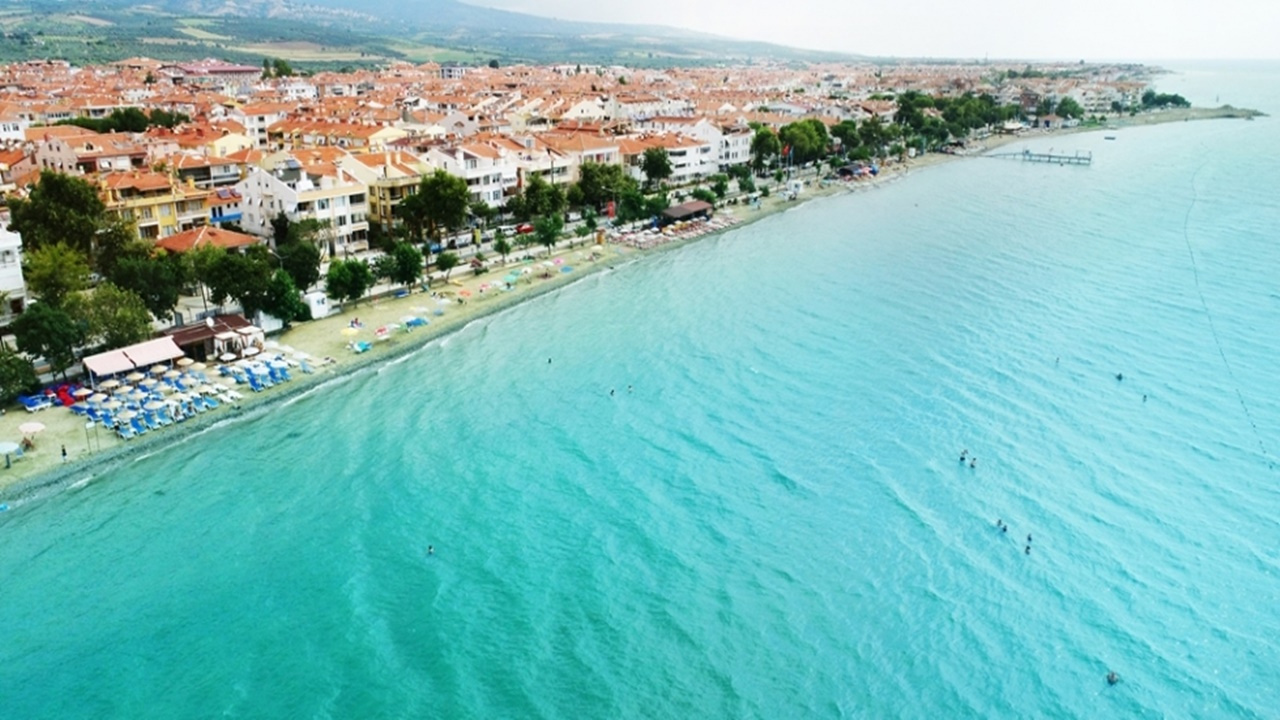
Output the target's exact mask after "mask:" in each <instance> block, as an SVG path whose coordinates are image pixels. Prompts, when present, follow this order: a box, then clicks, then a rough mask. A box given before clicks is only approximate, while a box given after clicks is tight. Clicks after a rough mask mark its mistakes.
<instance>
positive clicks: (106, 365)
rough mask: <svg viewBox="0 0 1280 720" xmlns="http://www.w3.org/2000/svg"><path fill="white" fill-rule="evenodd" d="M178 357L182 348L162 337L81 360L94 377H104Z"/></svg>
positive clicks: (180, 355) (171, 339)
mask: <svg viewBox="0 0 1280 720" xmlns="http://www.w3.org/2000/svg"><path fill="white" fill-rule="evenodd" d="M180 357H182V348H179V347H178V346H177V345H176V344H175V343H174V342H173V338H170V337H162V338H156V339H155V340H147V341H146V342H140V343H138V344H137V345H130V346H129V347H123V348H119V349H116V350H108V351H107V352H103V353H98V354H97V355H90V356H88V357H86V358H85V359H84V360H83V361H82V362H83V363H84V367H85V369H86V370H88V371H89V372H90V373H92V374H93V376H94V377H104V376H107V375H117V374H119V373H122V372H128V371H129V370H133V369H135V368H140V367H141V368H145V367H148V366H150V365H154V364H157V363H164V362H168V361H169V360H174V359H176V358H180Z"/></svg>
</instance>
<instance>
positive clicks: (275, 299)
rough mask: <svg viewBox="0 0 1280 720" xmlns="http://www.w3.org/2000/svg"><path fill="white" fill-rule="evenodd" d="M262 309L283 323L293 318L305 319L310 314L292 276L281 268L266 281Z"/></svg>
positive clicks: (287, 322)
mask: <svg viewBox="0 0 1280 720" xmlns="http://www.w3.org/2000/svg"><path fill="white" fill-rule="evenodd" d="M262 310H263V312H266V313H267V314H268V315H271V316H272V317H275V318H279V319H280V321H281V322H283V323H284V324H285V325H288V324H289V323H291V322H293V321H294V320H306V319H307V318H308V317H309V316H310V315H311V311H310V310H309V309H308V308H307V304H306V303H304V302H303V301H302V295H301V293H299V292H298V286H296V285H294V284H293V277H292V276H290V275H289V273H287V272H285V271H284V270H283V269H281V270H276V271H275V272H274V273H272V274H271V279H270V280H268V281H267V291H266V297H265V298H264V299H263V306H262Z"/></svg>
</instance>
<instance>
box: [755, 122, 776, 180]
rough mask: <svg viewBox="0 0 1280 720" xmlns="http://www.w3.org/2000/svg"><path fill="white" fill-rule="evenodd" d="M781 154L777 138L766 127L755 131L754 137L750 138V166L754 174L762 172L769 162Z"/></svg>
mask: <svg viewBox="0 0 1280 720" xmlns="http://www.w3.org/2000/svg"><path fill="white" fill-rule="evenodd" d="M781 152H782V143H780V142H778V136H777V135H776V134H774V132H773V131H772V130H770V129H769V128H767V127H762V128H760V129H759V130H757V131H756V134H755V137H753V138H751V166H752V167H753V168H755V171H756V172H760V171H761V170H764V168H765V166H767V165H768V164H769V161H770V160H771V159H773V158H774V157H775V156H777V155H778V154H779V153H781Z"/></svg>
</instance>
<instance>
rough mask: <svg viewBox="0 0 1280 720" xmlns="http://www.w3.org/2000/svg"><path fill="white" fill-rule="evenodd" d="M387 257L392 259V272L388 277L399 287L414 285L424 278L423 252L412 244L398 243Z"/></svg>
mask: <svg viewBox="0 0 1280 720" xmlns="http://www.w3.org/2000/svg"><path fill="white" fill-rule="evenodd" d="M387 257H389V258H391V259H392V265H391V272H390V274H389V275H388V276H387V278H388V279H389V280H391V282H394V283H397V284H399V285H406V286H407V285H412V284H413V283H415V282H417V281H418V278H420V277H422V251H421V250H419V249H418V248H416V247H414V246H413V245H412V244H410V243H406V242H401V243H396V244H395V246H394V247H392V248H391V252H390V254H388V255H387Z"/></svg>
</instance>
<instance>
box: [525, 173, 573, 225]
mask: <svg viewBox="0 0 1280 720" xmlns="http://www.w3.org/2000/svg"><path fill="white" fill-rule="evenodd" d="M524 201H525V205H526V210H527V212H528V214H529V216H530V217H546V216H548V215H559V214H561V213H563V212H564V209H565V206H566V204H567V200H565V196H564V191H562V190H561V189H560V188H559V187H558V186H556V185H552V184H551V183H549V182H547V181H546V180H543V179H542V177H541V176H538V175H533V176H530V178H529V182H527V183H525V187H524Z"/></svg>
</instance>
